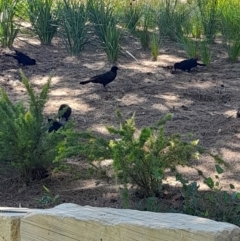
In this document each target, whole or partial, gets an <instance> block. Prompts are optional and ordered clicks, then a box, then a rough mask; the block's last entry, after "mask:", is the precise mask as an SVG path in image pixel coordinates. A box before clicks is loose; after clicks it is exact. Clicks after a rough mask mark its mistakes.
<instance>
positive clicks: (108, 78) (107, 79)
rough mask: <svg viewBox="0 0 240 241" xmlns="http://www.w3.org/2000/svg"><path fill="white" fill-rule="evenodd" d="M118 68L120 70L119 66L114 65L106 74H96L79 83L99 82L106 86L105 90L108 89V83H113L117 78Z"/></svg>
mask: <svg viewBox="0 0 240 241" xmlns="http://www.w3.org/2000/svg"><path fill="white" fill-rule="evenodd" d="M117 70H118V67H117V66H113V67H112V68H111V70H110V71H108V72H106V73H104V74H100V75H96V76H94V77H92V78H90V79H89V80H87V81H82V82H80V83H79V84H80V85H85V84H88V83H98V84H102V85H103V87H104V88H105V90H106V91H107V88H106V85H108V84H109V83H111V82H112V81H113V80H114V79H115V78H116V76H117Z"/></svg>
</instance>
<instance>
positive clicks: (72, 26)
mask: <svg viewBox="0 0 240 241" xmlns="http://www.w3.org/2000/svg"><path fill="white" fill-rule="evenodd" d="M58 5H59V9H58V13H59V25H58V26H59V35H60V37H61V39H62V41H63V43H64V45H65V47H66V49H67V51H68V53H69V54H70V55H78V54H79V53H80V52H81V51H82V49H83V47H84V46H85V44H86V43H87V42H88V38H87V31H88V25H87V19H88V15H87V10H86V7H85V5H84V4H83V3H81V2H78V1H75V0H64V2H63V4H61V3H60V2H59V3H58Z"/></svg>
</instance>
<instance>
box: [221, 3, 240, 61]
mask: <svg viewBox="0 0 240 241" xmlns="http://www.w3.org/2000/svg"><path fill="white" fill-rule="evenodd" d="M239 8H240V3H238V4H237V5H236V4H234V1H230V2H229V5H226V6H224V7H223V8H222V11H221V17H220V23H221V33H222V38H223V43H224V45H225V47H226V49H227V52H228V56H229V59H230V60H231V61H232V62H236V61H237V59H238V57H239V55H240V25H239V22H240V9H239Z"/></svg>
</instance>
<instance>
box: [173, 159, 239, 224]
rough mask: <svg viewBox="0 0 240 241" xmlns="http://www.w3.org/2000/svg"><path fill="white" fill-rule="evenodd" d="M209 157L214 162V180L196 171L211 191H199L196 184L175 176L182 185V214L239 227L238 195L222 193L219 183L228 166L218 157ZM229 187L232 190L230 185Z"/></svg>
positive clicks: (232, 187) (235, 193)
mask: <svg viewBox="0 0 240 241" xmlns="http://www.w3.org/2000/svg"><path fill="white" fill-rule="evenodd" d="M210 155H211V154H210ZM211 156H212V157H213V158H214V160H215V161H216V165H215V170H216V174H215V175H214V178H212V177H206V176H204V175H203V173H202V171H200V170H198V174H199V175H200V176H201V177H203V179H204V183H205V184H206V185H207V186H208V187H209V188H210V190H211V191H200V190H199V187H200V185H198V184H197V183H196V182H192V183H189V182H188V181H187V180H185V179H184V178H183V177H182V176H181V175H178V176H177V180H179V181H180V182H181V183H182V184H183V197H184V203H183V210H184V213H186V214H190V215H197V216H199V217H206V218H211V219H214V220H217V221H222V222H230V223H233V224H236V225H240V216H239V212H240V193H239V192H232V193H230V192H227V191H222V186H221V183H220V178H221V174H223V173H224V167H227V168H228V167H229V165H228V164H227V163H225V162H224V161H223V160H222V159H221V158H220V157H219V156H216V155H211ZM229 186H230V189H234V186H233V185H232V184H230V185H229Z"/></svg>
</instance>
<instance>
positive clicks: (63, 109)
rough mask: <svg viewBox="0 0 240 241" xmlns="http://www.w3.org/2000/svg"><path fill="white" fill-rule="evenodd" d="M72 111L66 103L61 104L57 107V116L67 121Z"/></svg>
mask: <svg viewBox="0 0 240 241" xmlns="http://www.w3.org/2000/svg"><path fill="white" fill-rule="evenodd" d="M71 113H72V109H71V107H70V106H69V105H67V104H62V105H61V106H60V107H59V109H58V118H59V119H63V118H65V121H68V118H69V117H70V115H71Z"/></svg>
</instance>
